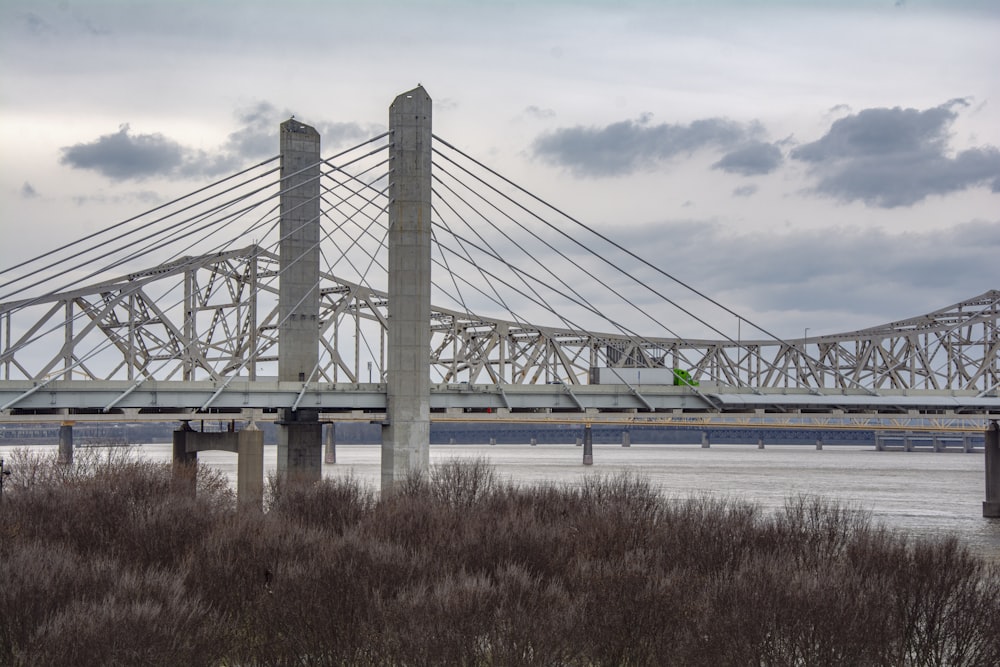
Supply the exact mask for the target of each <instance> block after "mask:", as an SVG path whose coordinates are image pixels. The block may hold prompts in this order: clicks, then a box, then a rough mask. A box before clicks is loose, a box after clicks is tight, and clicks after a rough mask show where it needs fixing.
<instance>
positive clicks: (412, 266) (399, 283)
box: [382, 86, 431, 493]
mask: <svg viewBox="0 0 1000 667" xmlns="http://www.w3.org/2000/svg"><path fill="white" fill-rule="evenodd" d="M389 132H390V133H391V135H392V143H391V144H390V146H389V237H388V246H389V260H388V271H389V303H388V310H389V326H388V330H389V331H388V349H387V359H386V401H387V403H388V408H387V411H386V413H387V414H386V423H385V424H384V425H383V427H382V493H388V492H391V491H392V488H393V485H394V484H395V483H396V482H397V481H401V480H402V479H404V478H405V477H406V476H407V475H410V474H411V473H413V472H417V471H421V470H426V469H427V468H428V467H429V466H430V347H431V341H430V335H431V332H430V320H431V98H430V96H429V95H428V94H427V92H426V91H425V90H424V89H423V88H422V87H419V86H418V87H417V88H414V89H413V90H411V91H409V92H406V93H403V94H402V95H399V96H398V97H397V98H396V99H395V100H394V101H393V103H392V105H391V106H390V107H389Z"/></svg>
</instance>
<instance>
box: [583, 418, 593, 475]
mask: <svg viewBox="0 0 1000 667" xmlns="http://www.w3.org/2000/svg"><path fill="white" fill-rule="evenodd" d="M583 465H585V466H592V465H594V431H593V429H592V428H591V427H590V424H587V425H585V426H584V427H583Z"/></svg>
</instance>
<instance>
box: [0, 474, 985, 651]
mask: <svg viewBox="0 0 1000 667" xmlns="http://www.w3.org/2000/svg"><path fill="white" fill-rule="evenodd" d="M29 463H31V461H29ZM46 465H47V464H46V463H45V462H44V461H40V460H39V461H35V462H34V463H31V465H30V466H28V469H29V470H30V471H31V474H30V475H26V477H25V478H24V479H25V480H30V481H23V483H22V484H21V485H20V486H19V487H18V489H17V492H16V493H12V494H11V496H10V498H9V499H8V501H9V502H5V503H4V504H3V505H2V506H0V538H2V539H0V605H2V607H0V608H2V609H14V610H17V613H16V614H6V615H2V616H0V664H43V665H44V664H84V665H86V664H230V665H246V666H251V665H293V664H294V665H309V664H317V665H323V664H331V665H385V664H400V665H403V664H405V665H445V664H473V665H586V666H590V665H658V664H683V665H696V666H698V665H704V666H706V667H707V666H709V665H719V664H733V665H742V664H762V665H840V664H851V665H890V664H891V665H896V664H899V665H909V664H913V665H924V664H927V665H931V664H935V665H936V664H961V665H973V666H978V665H984V666H985V665H993V664H1000V641H998V638H997V637H998V635H997V634H996V633H994V632H992V626H991V625H990V624H989V623H988V622H986V620H987V619H991V618H995V617H997V615H998V613H1000V571H998V569H997V568H996V567H986V566H985V565H984V564H983V563H982V562H981V561H979V560H977V559H975V558H973V557H972V556H970V555H969V553H968V551H967V550H965V549H962V548H961V547H959V546H958V545H957V543H956V542H954V541H938V542H932V543H922V542H909V541H908V540H906V539H905V538H903V537H901V536H899V535H896V534H894V533H890V532H889V531H887V530H885V529H884V528H881V527H879V526H873V525H872V524H871V522H870V519H869V518H868V516H867V515H866V514H865V513H861V512H857V511H855V510H852V509H850V508H846V509H845V508H843V507H841V506H839V505H836V504H829V503H825V502H822V501H819V500H817V499H814V498H793V499H790V500H789V502H788V504H787V506H786V508H785V509H784V510H783V511H781V512H777V513H775V514H774V515H768V516H765V515H762V514H761V512H760V510H759V509H758V508H757V507H756V506H754V505H750V504H747V503H743V502H739V501H735V500H732V499H726V498H722V499H718V498H709V497H700V498H691V499H680V500H679V499H668V498H664V497H662V496H661V495H660V494H659V493H658V492H657V491H656V490H655V489H654V488H653V487H652V486H651V485H650V484H649V483H648V482H645V481H643V480H642V479H641V478H637V477H634V476H616V477H610V478H600V477H596V478H590V479H588V480H587V481H585V482H584V483H583V484H582V485H580V486H579V487H576V488H569V487H567V488H563V487H553V486H538V487H527V488H519V487H517V486H514V485H511V484H501V483H498V482H497V480H496V478H495V477H494V474H493V472H492V470H491V469H489V468H488V466H486V464H485V463H483V462H482V461H477V462H473V463H472V464H471V466H467V464H462V463H460V462H449V463H447V464H444V465H443V466H439V467H437V468H435V469H434V470H431V471H429V472H428V473H427V474H423V475H414V476H412V477H410V478H408V479H406V480H403V481H402V482H401V483H399V484H397V485H396V486H395V487H394V490H393V493H390V494H387V495H385V496H382V497H376V496H375V494H374V493H373V492H371V491H370V490H368V489H365V488H362V487H360V486H359V485H358V484H357V482H356V481H354V480H353V479H347V480H335V481H330V482H323V483H319V484H315V485H312V486H307V485H302V484H291V485H282V483H281V482H280V481H277V480H275V481H274V483H272V485H271V491H270V492H269V493H270V494H271V497H270V500H269V505H268V508H269V509H268V511H267V512H246V513H241V512H237V511H235V508H234V505H233V503H232V502H231V495H228V494H227V493H224V492H222V491H219V490H218V483H219V480H218V478H215V477H211V476H209V477H208V478H204V479H207V481H205V482H204V483H200V486H199V492H198V494H197V495H192V494H191V493H190V489H189V488H188V489H187V490H186V491H183V492H181V491H182V490H178V489H177V488H176V486H175V485H174V484H173V482H172V480H173V476H172V471H171V470H170V468H169V467H167V466H159V467H157V466H154V465H148V464H145V463H143V462H141V461H139V462H136V461H131V462H129V461H122V460H115V461H98V462H95V463H94V464H93V465H91V466H90V467H89V468H88V470H89V472H88V473H87V474H86V475H83V474H80V475H76V474H75V473H74V474H73V475H70V474H68V473H58V471H55V472H52V471H48V470H47V469H46V467H45V466H46ZM88 465H90V464H88ZM196 474H198V473H197V472H196ZM213 489H215V490H213ZM109 628H114V632H112V631H111V630H110V629H109ZM122 635H127V636H122ZM74 644H83V645H79V646H77V645H74Z"/></svg>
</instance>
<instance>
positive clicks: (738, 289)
mask: <svg viewBox="0 0 1000 667" xmlns="http://www.w3.org/2000/svg"><path fill="white" fill-rule="evenodd" d="M614 233H615V235H616V241H618V242H620V243H621V244H622V245H624V246H625V247H628V248H640V249H641V250H640V251H638V254H639V255H641V256H643V257H646V258H649V259H653V258H658V257H660V258H662V257H672V258H673V257H683V258H685V260H684V261H683V262H666V263H665V262H662V261H661V262H656V261H654V262H653V263H654V264H657V263H658V264H659V265H660V266H663V267H664V268H665V270H667V271H668V272H669V273H671V274H673V275H675V276H676V277H677V278H679V279H681V280H684V281H685V282H687V283H688V284H690V285H693V286H694V287H695V288H697V289H699V290H702V291H703V292H705V293H707V294H709V295H711V296H713V297H716V298H717V299H718V300H719V301H721V302H722V303H725V304H727V305H728V306H730V307H732V308H733V309H734V310H735V311H737V312H740V313H741V314H745V315H747V316H749V317H751V318H756V320H757V321H758V323H759V324H761V325H764V326H770V325H771V324H772V321H771V320H772V318H778V317H785V316H782V315H780V314H781V313H796V314H797V315H796V316H795V317H797V318H800V320H804V321H805V322H806V323H807V325H808V326H810V327H815V328H814V329H813V331H814V333H836V332H846V331H852V330H855V329H858V328H863V327H867V326H874V325H877V324H882V323H884V322H889V321H892V320H896V319H901V318H905V317H911V316H916V315H920V314H923V313H926V312H929V311H931V310H934V309H935V308H940V307H944V306H947V305H949V304H951V303H955V302H958V301H961V300H964V299H967V298H970V297H973V296H976V295H978V294H981V293H983V292H986V291H987V290H989V289H996V288H997V287H998V285H996V284H995V277H993V276H989V275H984V273H983V268H982V267H983V266H990V265H991V264H990V262H992V261H993V258H994V257H996V255H997V253H1000V219H995V220H975V221H970V222H965V223H961V224H959V225H957V226H955V227H954V228H951V229H937V230H933V231H927V232H910V231H908V232H905V233H900V234H895V233H890V232H887V231H885V230H882V229H878V228H850V227H844V228H838V229H835V230H823V231H810V230H801V231H792V232H789V233H759V232H756V233H753V234H740V233H734V229H733V227H732V226H730V225H726V224H723V223H720V222H714V221H711V220H702V221H694V220H692V221H684V222H682V221H676V222H664V223H658V224H649V225H634V226H631V227H628V228H617V227H616V228H615V230H614ZM609 256H610V257H611V258H612V259H613V260H614V261H615V262H616V264H617V265H620V266H623V267H631V268H630V269H629V270H630V271H634V272H637V273H638V275H639V277H640V278H641V279H643V280H644V281H645V282H647V283H649V284H658V283H662V279H661V278H658V277H657V276H656V275H655V274H651V273H649V274H647V273H644V272H643V269H642V268H641V267H638V268H636V264H635V262H629V261H628V260H627V259H626V258H618V256H617V255H615V254H614V253H613V251H609ZM599 270H600V271H603V269H599ZM595 273H597V271H595ZM942 276H947V279H946V280H942V278H941V277H942ZM664 289H665V290H669V295H670V296H675V295H676V296H677V297H678V298H684V296H685V294H684V292H683V291H682V290H679V288H677V287H674V286H670V285H666V286H665V287H664ZM774 324H775V325H776V326H777V322H774ZM679 326H680V325H679ZM798 326H799V327H800V328H799V329H798V331H799V332H800V335H801V326H802V325H801V324H799V325H798ZM794 332H795V327H794V326H792V325H791V324H790V325H789V328H788V329H787V331H786V333H787V334H789V335H790V334H794Z"/></svg>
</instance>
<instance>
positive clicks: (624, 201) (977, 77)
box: [0, 0, 1000, 336]
mask: <svg viewBox="0 0 1000 667" xmlns="http://www.w3.org/2000/svg"><path fill="white" fill-rule="evenodd" d="M998 35H1000V2H996V1H995V0H979V1H976V0H949V1H946V0H941V1H932V0H923V1H921V0H870V1H861V0H853V1H852V0H841V1H833V0H814V1H808V0H800V1H797V2H793V1H790V0H789V1H778V0H773V1H768V2H753V1H750V0H745V1H742V2H738V1H736V0H729V1H723V0H707V1H701V2H696V1H694V0H690V1H680V0H659V1H652V0H649V1H643V0H620V1H618V2H613V1H601V0H594V1H578V2H570V1H568V0H564V1H558V0H556V1H553V0H548V1H546V0H536V1H534V2H530V1H524V0H507V1H505V2H488V1H485V0H484V1H482V2H459V1H455V0H453V1H445V0H441V1H437V2H421V1H419V0H413V1H409V2H404V1H402V0H398V1H379V0H371V1H368V2H360V1H346V0H344V1H338V0H330V1H325V2H320V1H312V2H311V1H307V0H285V1H283V2H273V1H271V2H258V1H256V0H250V1H247V2H237V1H236V0H200V1H199V2H187V1H182V0H177V1H171V2H168V1H166V0H161V1H159V2H149V1H146V0H131V1H128V2H126V1H124V0H121V1H111V0H86V1H79V0H60V1H50V0H0V142H2V143H0V233H2V235H3V239H4V240H3V243H0V267H3V266H10V265H12V264H14V263H15V262H16V261H17V260H19V259H21V258H23V257H27V256H34V255H37V254H39V253H42V252H44V251H45V250H47V249H49V248H51V247H53V246H54V245H55V244H56V243H57V242H62V241H64V240H66V239H71V238H76V237H79V236H82V235H83V234H85V233H87V232H89V231H93V230H94V229H99V228H102V227H106V226H109V225H111V224H113V223H115V222H118V221H120V220H123V219H125V218H127V217H129V216H131V215H134V214H136V213H138V212H141V211H145V210H147V209H149V208H152V207H153V206H155V205H157V204H158V203H161V202H163V201H167V200H169V199H170V198H172V197H174V196H177V195H179V194H183V193H186V192H190V191H192V190H194V189H196V188H197V187H199V186H200V185H202V184H204V183H206V182H209V181H211V180H213V179H216V178H218V177H219V176H222V175H227V174H229V173H233V172H235V171H236V170H238V169H239V168H241V167H243V166H246V165H249V164H252V163H255V162H257V161H260V160H261V159H263V158H266V157H270V156H272V155H275V154H276V153H277V128H278V124H279V123H280V122H281V121H283V120H284V119H286V118H288V117H289V116H290V115H291V114H295V116H296V118H297V119H300V120H302V121H303V122H307V123H309V124H311V125H313V126H315V127H317V129H319V130H320V132H321V133H322V135H323V145H324V153H325V154H326V153H328V152H332V151H334V150H335V149H336V148H337V147H338V146H348V145H352V144H355V143H358V142H359V141H361V140H363V139H365V138H367V137H370V136H373V135H375V134H377V133H379V132H382V131H384V130H385V127H386V125H387V122H388V118H387V116H388V106H389V104H390V103H391V102H392V100H393V98H394V97H395V96H396V95H397V94H399V93H401V92H404V91H407V90H409V89H411V88H413V87H414V86H416V85H417V84H421V85H423V86H424V87H425V88H426V90H427V92H428V93H429V94H430V96H431V97H432V98H433V100H434V132H435V134H437V135H439V136H441V137H443V138H445V139H447V140H448V141H449V142H451V143H452V144H454V145H455V146H457V147H459V148H461V149H462V150H463V151H466V152H468V153H470V154H472V155H474V156H475V157H477V158H478V159H479V160H481V161H483V162H484V163H486V164H488V165H490V166H491V167H493V168H494V169H496V170H497V171H499V172H501V173H503V174H504V175H506V176H508V177H509V178H511V179H512V180H514V181H516V182H518V183H520V184H523V185H525V186H526V187H527V188H528V189H529V190H531V191H533V192H535V193H537V194H538V195H539V196H540V197H542V198H543V199H545V200H547V201H549V202H552V203H554V204H556V205H557V206H559V207H560V208H561V209H563V210H565V211H567V212H569V213H571V214H572V215H573V216H574V217H576V218H577V219H579V220H581V221H583V222H585V223H586V224H588V225H590V226H592V227H594V228H596V229H599V230H601V231H602V233H606V234H608V235H610V236H613V237H614V238H615V239H617V240H618V241H619V242H620V243H622V244H623V245H625V246H627V247H629V248H631V249H633V250H635V251H636V252H637V253H638V254H640V255H642V256H643V257H645V258H647V259H649V260H650V261H652V262H654V263H656V264H657V265H658V266H662V267H663V268H665V269H666V270H668V271H670V272H671V273H674V274H675V275H677V276H678V277H680V278H682V279H683V280H684V281H686V282H688V283H690V284H692V285H693V286H695V287H697V288H698V289H699V290H701V291H703V292H705V293H706V294H709V295H711V296H712V297H714V298H716V299H718V300H719V301H720V302H722V303H724V304H726V305H727V306H729V307H730V308H732V309H733V310H735V311H737V312H740V313H741V314H745V315H746V316H747V317H748V318H749V319H753V320H755V321H758V322H760V323H762V324H764V325H765V326H766V327H767V328H768V329H769V330H772V331H776V332H778V333H780V334H782V335H784V336H794V335H801V334H800V333H799V332H804V331H805V330H806V328H808V330H809V332H810V335H816V334H821V333H836V332H840V331H850V330H855V329H859V328H863V327H867V326H874V325H877V324H881V323H883V322H889V321H893V320H898V319H903V318H907V317H910V316H914V315H919V314H922V313H925V312H929V311H931V310H936V309H938V308H942V307H944V306H948V305H950V304H952V303H956V302H959V301H962V300H965V299H967V298H970V297H973V296H976V295H979V294H981V293H983V292H985V291H987V290H990V289H1000V262H998V261H997V258H998V257H1000V75H998V74H997V73H998V72H1000V39H998ZM654 278H655V277H654Z"/></svg>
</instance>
